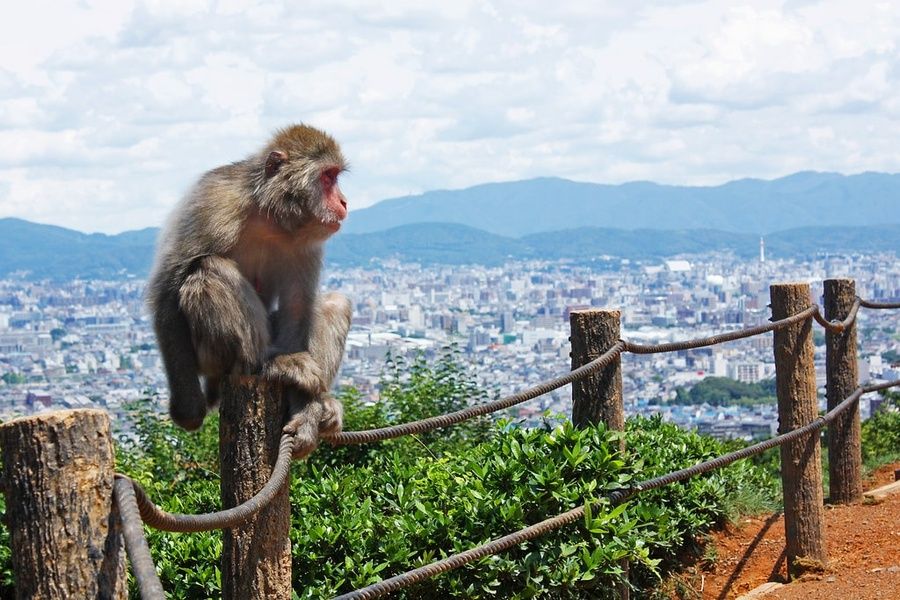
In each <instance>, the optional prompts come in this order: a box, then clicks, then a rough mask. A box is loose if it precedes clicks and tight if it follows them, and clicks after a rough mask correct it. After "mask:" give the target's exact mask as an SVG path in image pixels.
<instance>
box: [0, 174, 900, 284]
mask: <svg viewBox="0 0 900 600" xmlns="http://www.w3.org/2000/svg"><path fill="white" fill-rule="evenodd" d="M158 233H159V230H158V229H157V228H146V229H141V230H139V231H127V232H124V233H120V234H117V235H104V234H96V233H95V234H85V233H81V232H78V231H74V230H71V229H65V228H63V227H56V226H52V225H41V224H37V223H31V222H28V221H23V220H21V219H14V218H6V219H0V276H5V275H8V274H10V273H14V272H22V273H25V274H27V276H29V277H32V278H44V277H49V278H53V279H68V278H72V277H75V276H81V277H114V276H119V275H124V274H132V275H136V276H143V275H146V273H147V271H148V269H149V268H150V265H151V262H152V255H153V248H154V243H155V240H156V236H157V235H158ZM760 235H764V236H765V242H766V249H767V252H768V253H769V255H770V256H776V257H785V256H798V255H812V254H816V253H822V252H828V253H841V252H874V251H889V252H895V253H900V175H891V174H882V173H863V174H860V175H852V176H844V175H838V174H834V173H797V174H795V175H791V176H788V177H784V178H782V179H777V180H773V181H762V180H750V179H745V180H740V181H734V182H731V183H728V184H725V185H722V186H716V187H705V188H704V187H677V186H662V185H657V184H653V183H643V182H641V183H629V184H623V185H619V186H608V185H600V184H587V183H576V182H572V181H567V180H564V179H552V178H541V179H533V180H529V181H516V182H510V183H496V184H486V185H480V186H475V187H473V188H468V189H466V190H458V191H437V192H428V193H426V194H422V195H421V196H416V197H408V198H398V199H393V200H386V201H383V202H380V203H378V204H376V205H375V206H372V207H370V208H366V209H360V210H357V211H354V212H353V213H352V214H351V217H350V219H348V221H347V223H346V225H345V227H344V229H343V230H342V232H341V233H340V234H338V235H337V236H335V237H334V238H333V239H332V240H331V241H329V242H328V245H327V251H326V259H327V261H328V262H329V263H333V264H337V265H365V264H369V263H371V261H373V260H378V259H388V258H400V259H403V260H407V261H416V262H420V263H423V264H433V263H444V264H464V263H480V264H485V265H497V264H502V263H503V262H504V261H506V260H510V259H532V258H545V259H571V260H576V261H591V260H595V259H597V258H600V257H610V256H612V257H622V258H634V259H643V258H652V257H663V256H672V255H677V254H697V253H705V252H711V251H730V252H733V253H735V254H736V255H738V256H743V257H752V256H755V255H757V253H758V252H759V238H760Z"/></svg>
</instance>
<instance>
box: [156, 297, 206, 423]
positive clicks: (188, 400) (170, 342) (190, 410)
mask: <svg viewBox="0 0 900 600" xmlns="http://www.w3.org/2000/svg"><path fill="white" fill-rule="evenodd" d="M153 324H154V327H155V329H156V339H157V342H158V344H159V353H160V354H161V355H162V359H163V366H164V367H165V369H166V377H167V378H168V380H169V414H170V415H171V417H172V420H173V421H174V422H175V423H176V424H177V425H179V426H181V427H183V428H185V429H187V430H194V429H197V428H199V427H200V425H202V424H203V419H204V417H205V416H206V398H205V397H204V396H203V392H202V391H201V389H200V380H199V379H198V377H197V371H198V367H197V356H196V354H195V353H194V345H193V343H192V342H191V332H190V327H189V325H188V321H187V319H186V318H185V316H184V314H183V313H182V312H181V310H180V308H179V306H178V295H177V293H175V292H172V291H163V292H161V293H160V294H159V296H158V297H157V299H156V302H155V312H154V323H153Z"/></svg>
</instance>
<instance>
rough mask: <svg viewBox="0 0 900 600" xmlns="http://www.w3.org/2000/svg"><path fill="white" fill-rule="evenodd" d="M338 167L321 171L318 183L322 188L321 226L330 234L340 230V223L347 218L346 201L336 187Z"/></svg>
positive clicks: (337, 186)
mask: <svg viewBox="0 0 900 600" xmlns="http://www.w3.org/2000/svg"><path fill="white" fill-rule="evenodd" d="M340 172H341V169H340V168H339V167H329V168H326V169H324V170H323V171H322V174H321V175H320V176H319V183H320V185H321V186H322V203H323V204H324V208H325V213H326V218H325V219H324V220H323V224H324V225H325V226H326V227H327V228H329V229H331V231H332V233H333V232H335V231H337V230H338V229H340V228H341V221H343V220H344V219H346V218H347V199H346V198H345V197H344V194H343V193H342V192H341V188H340V186H339V185H338V175H340Z"/></svg>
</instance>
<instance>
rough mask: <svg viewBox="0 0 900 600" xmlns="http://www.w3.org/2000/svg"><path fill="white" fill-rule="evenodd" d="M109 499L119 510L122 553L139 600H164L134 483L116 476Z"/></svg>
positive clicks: (164, 595)
mask: <svg viewBox="0 0 900 600" xmlns="http://www.w3.org/2000/svg"><path fill="white" fill-rule="evenodd" d="M113 497H114V498H115V501H116V506H118V507H119V519H120V520H121V521H122V535H123V537H124V538H125V552H126V553H128V560H130V561H131V571H132V572H133V573H134V578H135V580H137V585H138V589H139V590H140V591H141V599H142V600H165V597H166V594H165V592H164V591H163V587H162V583H161V582H160V581H159V576H158V575H157V574H156V567H155V566H154V564H153V557H152V556H150V546H148V545H147V538H145V537H144V526H143V523H142V522H141V515H140V513H139V511H138V505H137V499H136V498H135V495H134V482H133V481H131V480H130V479H128V478H127V477H124V476H122V475H118V474H117V475H116V478H115V481H114V482H113Z"/></svg>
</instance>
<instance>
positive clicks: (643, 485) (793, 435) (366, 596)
mask: <svg viewBox="0 0 900 600" xmlns="http://www.w3.org/2000/svg"><path fill="white" fill-rule="evenodd" d="M897 385H900V380H895V381H889V382H886V383H881V384H876V385H869V386H860V387H858V388H856V390H854V392H853V393H852V394H850V396H848V397H847V398H846V399H844V400H843V401H842V402H841V403H840V404H838V405H837V406H835V407H834V408H833V409H832V410H831V411H830V412H829V413H828V414H826V415H824V416H822V417H819V418H817V419H815V420H814V421H811V422H809V423H807V424H806V425H804V426H803V427H799V428H797V429H795V430H793V431H790V432H787V433H783V434H781V435H778V436H776V437H774V438H770V439H768V440H765V441H763V442H759V443H757V444H753V445H752V446H747V447H746V448H742V449H741V450H737V451H735V452H730V453H728V454H725V455H723V456H720V457H718V458H714V459H711V460H708V461H705V462H702V463H699V464H696V465H694V466H692V467H688V468H686V469H681V470H679V471H674V472H672V473H667V474H666V475H661V476H659V477H654V478H652V479H647V480H645V481H642V482H640V483H638V484H636V485H633V486H631V487H629V488H623V489H620V490H616V491H614V492H612V493H610V494H609V495H607V496H605V499H606V500H608V501H609V503H610V505H616V504H620V503H622V502H624V501H625V500H628V499H629V498H631V497H632V496H635V495H637V494H639V493H640V492H643V491H646V490H652V489H655V488H659V487H663V486H666V485H669V484H672V483H675V482H678V481H683V480H685V479H688V478H690V477H693V476H695V475H700V474H703V473H707V472H709V471H712V470H714V469H718V468H721V467H724V466H727V465H730V464H731V463H733V462H735V461H738V460H741V459H743V458H748V457H750V456H753V455H756V454H760V453H762V452H765V451H766V450H768V449H770V448H774V447H776V446H780V445H781V444H784V443H785V442H789V441H792V440H795V439H797V438H799V437H802V436H804V435H808V434H810V433H812V432H813V431H818V430H819V429H821V428H823V427H824V426H825V425H826V424H827V423H830V422H831V421H833V420H834V419H835V418H837V416H838V415H840V414H841V413H842V412H844V411H845V410H847V408H849V407H850V406H851V405H853V404H854V403H855V402H856V401H857V400H859V397H860V396H862V395H863V394H864V393H868V392H874V391H878V390H883V389H887V388H889V387H894V386H897ZM584 513H585V505H582V506H579V507H577V508H573V509H571V510H568V511H566V512H564V513H562V514H559V515H557V516H555V517H551V518H549V519H545V520H543V521H541V522H540V523H535V524H534V525H529V526H528V527H525V528H524V529H521V530H519V531H517V532H515V533H511V534H509V535H506V536H503V537H501V538H498V539H496V540H493V541H491V542H488V543H486V544H482V545H481V546H477V547H475V548H471V549H469V550H466V551H464V552H460V553H458V554H454V555H452V556H448V557H447V558H444V559H441V560H439V561H435V562H433V563H431V564H429V565H425V566H423V567H419V568H417V569H413V570H411V571H408V572H406V573H401V574H400V575H395V576H394V577H390V578H388V579H385V580H384V581H380V582H378V583H375V584H372V585H369V586H366V587H364V588H361V589H358V590H354V591H352V592H349V593H347V594H342V595H340V596H337V597H336V598H335V600H373V599H374V598H380V597H382V596H384V595H386V594H389V593H391V592H395V591H397V590H399V589H402V588H405V587H409V586H410V585H413V584H416V583H419V582H421V581H424V580H425V579H429V578H431V577H434V576H436V575H440V574H441V573H446V572H447V571H452V570H454V569H458V568H459V567H462V566H463V565H466V564H468V563H470V562H473V561H476V560H479V559H481V558H484V557H486V556H491V555H493V554H497V553H499V552H503V551H504V550H508V549H509V548H512V547H513V546H516V545H518V544H521V543H523V542H527V541H528V540H532V539H534V538H536V537H540V536H541V535H544V534H546V533H549V532H551V531H554V530H556V529H559V528H560V527H563V526H564V525H568V524H570V523H573V522H575V521H577V520H579V519H581V518H583V517H584Z"/></svg>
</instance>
